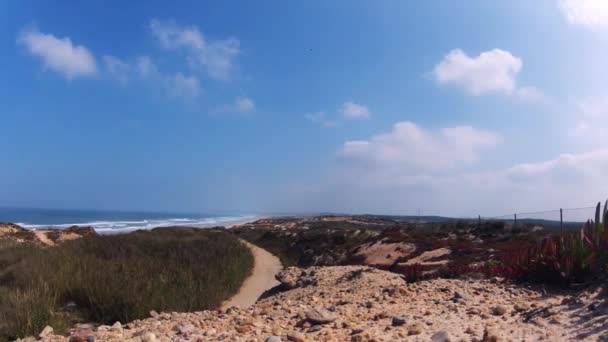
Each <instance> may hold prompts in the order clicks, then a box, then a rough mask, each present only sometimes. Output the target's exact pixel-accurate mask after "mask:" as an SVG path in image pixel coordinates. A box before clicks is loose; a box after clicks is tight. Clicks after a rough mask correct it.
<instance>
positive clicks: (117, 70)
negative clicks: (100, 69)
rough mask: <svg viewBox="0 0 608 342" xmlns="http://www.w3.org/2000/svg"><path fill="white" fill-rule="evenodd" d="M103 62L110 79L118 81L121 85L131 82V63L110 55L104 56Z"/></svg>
mask: <svg viewBox="0 0 608 342" xmlns="http://www.w3.org/2000/svg"><path fill="white" fill-rule="evenodd" d="M102 60H103V63H104V65H105V69H106V72H107V73H108V75H109V76H110V77H112V78H114V79H116V80H117V81H118V82H119V83H121V84H126V83H128V82H129V78H130V74H131V72H132V67H131V65H129V63H127V62H125V61H123V60H121V59H120V58H118V57H114V56H110V55H104V56H103V58H102Z"/></svg>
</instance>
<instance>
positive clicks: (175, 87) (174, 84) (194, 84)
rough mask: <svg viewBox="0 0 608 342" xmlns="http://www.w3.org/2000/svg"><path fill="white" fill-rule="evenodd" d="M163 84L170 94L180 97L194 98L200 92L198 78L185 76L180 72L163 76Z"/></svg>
mask: <svg viewBox="0 0 608 342" xmlns="http://www.w3.org/2000/svg"><path fill="white" fill-rule="evenodd" d="M164 82H165V86H166V87H167V91H168V93H169V94H170V95H171V96H174V97H181V98H195V97H197V96H198V95H199V93H200V92H201V87H200V83H199V81H198V79H197V78H196V77H194V76H185V75H184V74H182V73H181V72H178V73H175V74H173V75H168V76H165V77H164Z"/></svg>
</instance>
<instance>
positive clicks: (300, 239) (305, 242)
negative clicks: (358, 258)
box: [230, 226, 375, 267]
mask: <svg viewBox="0 0 608 342" xmlns="http://www.w3.org/2000/svg"><path fill="white" fill-rule="evenodd" d="M230 231H231V232H232V233H234V234H236V235H237V236H238V237H240V238H243V239H245V240H247V241H249V242H251V243H253V244H255V245H257V246H260V247H262V248H264V249H266V250H268V251H270V252H271V253H272V254H274V255H276V256H277V257H279V259H281V263H282V264H283V265H284V266H300V267H307V266H335V265H343V264H348V263H351V262H350V257H351V256H352V253H353V252H354V250H355V248H356V247H357V246H360V245H361V244H362V243H364V242H365V241H367V240H368V239H369V238H370V237H371V236H374V235H375V233H374V232H373V231H371V230H367V229H362V228H352V227H335V226H334V227H333V228H328V227H326V226H316V227H315V226H313V227H310V228H308V229H300V228H292V229H287V230H277V229H267V228H253V229H252V228H233V229H230Z"/></svg>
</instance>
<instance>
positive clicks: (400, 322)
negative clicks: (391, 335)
mask: <svg viewBox="0 0 608 342" xmlns="http://www.w3.org/2000/svg"><path fill="white" fill-rule="evenodd" d="M405 322H406V319H405V317H403V316H395V317H393V320H392V322H391V323H392V324H393V326H395V327H398V326H400V325H404V324H405Z"/></svg>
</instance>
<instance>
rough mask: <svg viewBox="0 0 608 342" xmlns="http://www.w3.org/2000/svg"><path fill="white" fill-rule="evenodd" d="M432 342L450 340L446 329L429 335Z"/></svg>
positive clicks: (448, 341) (450, 341) (447, 341)
mask: <svg viewBox="0 0 608 342" xmlns="http://www.w3.org/2000/svg"><path fill="white" fill-rule="evenodd" d="M431 341H432V342H452V339H450V334H448V332H447V331H438V332H436V333H434V334H433V336H431Z"/></svg>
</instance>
